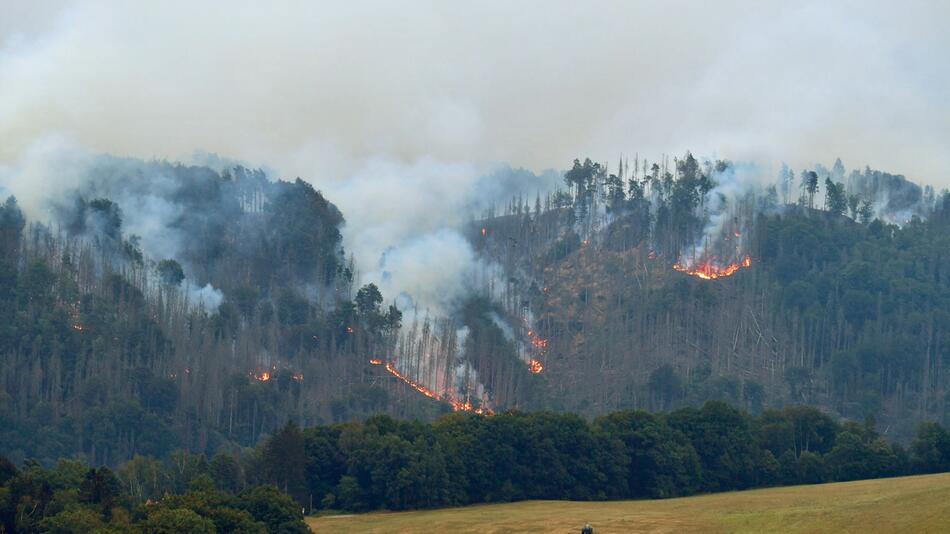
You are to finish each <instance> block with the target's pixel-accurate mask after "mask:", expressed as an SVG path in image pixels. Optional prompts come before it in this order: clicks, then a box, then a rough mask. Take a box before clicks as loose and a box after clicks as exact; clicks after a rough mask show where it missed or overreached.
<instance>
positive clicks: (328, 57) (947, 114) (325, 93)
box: [0, 0, 950, 185]
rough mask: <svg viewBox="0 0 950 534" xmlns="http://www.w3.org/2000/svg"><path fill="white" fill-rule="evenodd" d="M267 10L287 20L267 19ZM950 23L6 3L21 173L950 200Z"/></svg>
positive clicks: (652, 13)
mask: <svg viewBox="0 0 950 534" xmlns="http://www.w3.org/2000/svg"><path fill="white" fill-rule="evenodd" d="M264 6H266V7H264ZM947 20H950V3H947V2H940V1H930V2H912V1H902V2H887V3H884V2H869V1H858V2H825V1H823V2H775V3H769V2H763V1H750V2H721V1H717V2H700V1H696V2H668V1H665V2H523V1H519V2H510V1H509V2H486V1H478V2H378V3H374V2H352V1H348V2H339V3H337V4H331V3H330V2H199V1H195V0H188V1H168V0H166V1H163V2H127V1H116V2H109V1H77V2H70V1H30V2H24V1H22V0H0V161H3V160H7V161H10V160H14V159H16V158H17V157H19V156H20V155H21V154H22V153H23V151H24V150H26V147H28V146H30V144H31V143H34V142H36V140H37V139H40V138H44V137H48V136H51V135H57V136H65V137H66V138H69V139H72V140H73V141H75V142H76V143H79V144H80V145H82V146H84V147H88V148H90V149H92V150H95V151H108V152H112V153H115V154H119V155H134V156H140V157H169V158H178V157H184V156H187V155H189V154H191V153H192V152H193V151H194V150H195V149H202V150H205V151H210V152H216V153H219V154H221V155H226V156H231V157H235V158H239V159H242V160H245V161H248V162H249V163H252V164H268V165H270V166H271V167H273V168H275V169H278V170H280V171H281V172H283V173H285V174H288V175H301V176H305V177H308V178H309V179H311V180H313V181H315V182H326V181H330V180H334V179H339V178H340V177H345V176H350V175H352V172H353V169H355V168H357V167H359V166H361V165H365V164H366V162H367V161H371V160H380V159H381V160H385V161H390V162H397V163H399V164H405V165H409V166H412V165H415V164H417V163H418V162H419V161H421V160H429V161H437V162H440V163H446V164H452V165H454V164H475V165H478V164H483V163H486V162H498V161H505V162H510V163H511V164H513V165H523V166H526V167H528V168H532V169H535V170H539V169H543V168H550V167H559V168H563V167H565V166H567V165H568V164H569V162H570V160H571V159H573V158H574V157H576V156H582V157H583V156H585V155H589V156H591V157H593V158H594V159H599V160H610V161H611V162H613V161H615V160H616V158H617V156H618V155H619V154H620V153H624V154H628V155H630V156H631V157H632V155H633V154H634V153H635V152H637V151H639V152H640V154H646V155H648V156H650V157H657V156H659V155H660V154H661V153H667V154H677V153H681V152H682V151H684V150H686V149H688V148H689V149H692V150H693V151H694V152H696V153H699V154H701V155H704V156H721V157H729V158H732V159H754V160H759V161H763V162H775V161H778V160H786V161H789V162H790V163H792V164H793V166H794V165H799V166H800V165H801V164H803V163H809V162H823V163H826V164H830V163H831V162H832V161H833V158H834V157H835V156H841V157H842V159H843V160H844V162H845V164H846V165H847V166H848V167H849V168H850V167H857V166H862V167H863V165H865V164H869V165H871V166H872V167H878V168H883V169H885V170H890V171H893V172H901V173H905V174H907V175H908V176H909V177H911V178H912V179H916V180H918V181H922V182H928V183H936V184H940V185H950V172H948V171H947V169H948V164H950V155H948V146H950V106H948V98H950V96H948V95H950V90H948V89H950V46H948V45H950V32H947V31H946V28H945V25H946V21H947Z"/></svg>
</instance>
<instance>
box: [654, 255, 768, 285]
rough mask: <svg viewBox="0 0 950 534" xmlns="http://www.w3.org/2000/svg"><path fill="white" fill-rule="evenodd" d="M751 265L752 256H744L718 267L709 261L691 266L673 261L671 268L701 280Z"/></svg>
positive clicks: (719, 276) (717, 276) (721, 275)
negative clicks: (684, 265)
mask: <svg viewBox="0 0 950 534" xmlns="http://www.w3.org/2000/svg"><path fill="white" fill-rule="evenodd" d="M751 266H752V258H750V257H749V256H746V257H745V258H743V259H742V261H741V262H739V263H730V264H729V265H726V266H723V267H720V266H719V265H716V264H715V263H713V262H711V261H706V262H702V263H698V264H696V265H694V266H693V267H683V266H682V265H680V264H678V263H674V264H673V269H674V270H676V271H679V272H681V273H685V274H688V275H690V276H695V277H696V278H701V279H703V280H716V279H717V278H725V277H727V276H732V275H734V274H736V273H737V272H739V269H742V268H743V267H751Z"/></svg>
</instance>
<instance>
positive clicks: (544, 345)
mask: <svg viewBox="0 0 950 534" xmlns="http://www.w3.org/2000/svg"><path fill="white" fill-rule="evenodd" d="M528 343H530V344H531V346H532V347H534V349H535V350H536V351H537V354H538V355H539V356H544V353H545V352H547V349H548V340H547V339H544V338H543V337H541V336H539V335H538V334H537V333H536V332H535V331H534V330H528ZM526 363H527V364H528V372H529V373H531V374H535V375H536V374H540V373H541V371H544V364H542V363H541V360H539V359H537V358H530V359H528V360H527V361H526Z"/></svg>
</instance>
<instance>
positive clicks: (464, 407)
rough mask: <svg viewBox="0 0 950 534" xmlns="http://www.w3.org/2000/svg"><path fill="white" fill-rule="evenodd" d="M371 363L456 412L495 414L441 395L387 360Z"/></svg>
mask: <svg viewBox="0 0 950 534" xmlns="http://www.w3.org/2000/svg"><path fill="white" fill-rule="evenodd" d="M369 363H370V364H372V365H382V366H383V368H385V369H386V371H388V372H389V374H391V375H393V376H395V377H396V378H398V379H399V380H401V381H402V382H403V383H405V384H406V385H408V386H409V387H411V388H412V389H414V390H416V391H418V392H419V393H422V394H423V395H425V396H426V397H429V398H430V399H433V400H437V401H440V402H445V403H448V404H449V405H450V406H451V407H452V410H454V411H456V412H459V411H464V412H472V413H476V414H478V415H495V412H493V411H492V410H491V409H490V408H476V407H475V406H472V403H471V401H460V400H458V399H454V398H452V397H449V396H442V395H439V394H438V393H436V392H434V391H432V390H431V389H429V388H427V387H425V386H423V385H422V384H420V383H418V382H416V381H415V380H413V379H411V378H409V377H408V376H406V375H404V374H402V373H400V372H399V371H397V370H396V368H395V367H393V364H392V363H390V362H386V363H385V364H383V362H382V360H378V359H375V358H374V359H372V360H370V361H369Z"/></svg>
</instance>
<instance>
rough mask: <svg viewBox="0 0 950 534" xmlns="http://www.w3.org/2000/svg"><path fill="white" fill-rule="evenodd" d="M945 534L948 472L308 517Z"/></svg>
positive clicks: (393, 523) (408, 529)
mask: <svg viewBox="0 0 950 534" xmlns="http://www.w3.org/2000/svg"><path fill="white" fill-rule="evenodd" d="M585 522H590V523H591V524H592V526H593V527H594V532H596V533H597V534H610V533H629V532H703V533H718V532H749V533H753V532H755V533H761V532H783V533H796V532H861V533H873V532H919V533H924V532H934V533H936V532H947V531H948V529H950V474H940V475H924V476H913V477H902V478H893V479H887V480H862V481H857V482H842V483H835V484H821V485H810V486H794V487H788V488H771V489H762V490H750V491H743V492H733V493H721V494H716V495H702V496H698V497H685V498H678V499H667V500H642V501H615V502H564V501H527V502H520V503H511V504H494V505H484V506H471V507H466V508H448V509H442V510H432V511H421V512H399V513H371V514H363V515H347V516H324V517H319V518H310V519H308V520H307V523H308V525H310V527H311V528H312V529H313V530H314V532H351V533H360V532H366V533H384V532H402V533H412V532H419V533H429V532H460V533H462V532H472V533H478V534H491V533H502V532H505V533H508V532H518V533H525V534H527V533H532V532H563V533H569V532H574V533H577V532H580V528H581V527H582V526H583V525H584V523H585Z"/></svg>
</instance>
